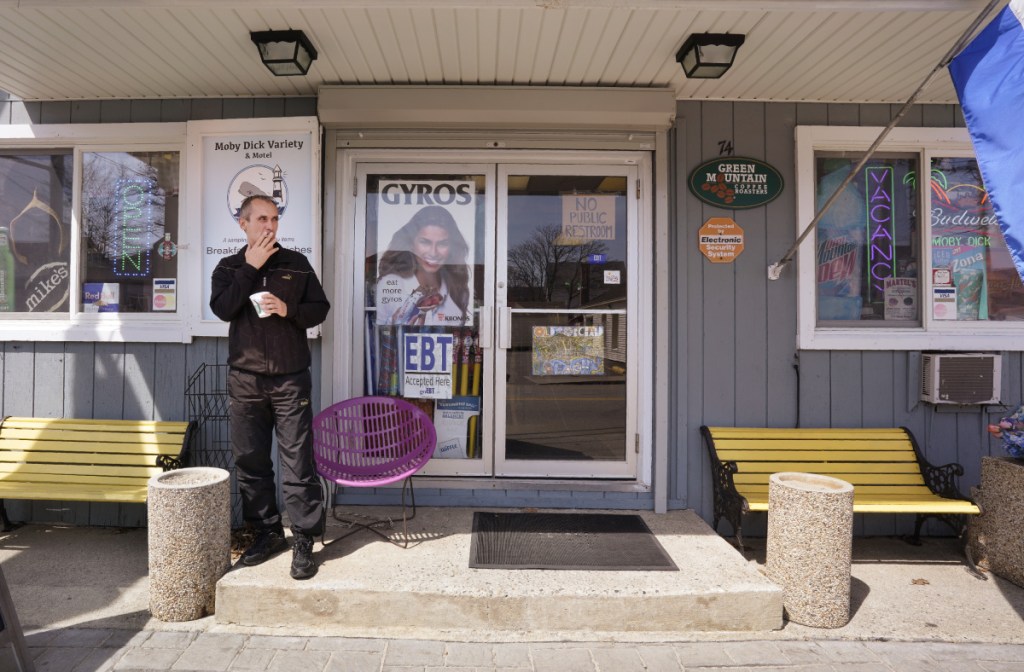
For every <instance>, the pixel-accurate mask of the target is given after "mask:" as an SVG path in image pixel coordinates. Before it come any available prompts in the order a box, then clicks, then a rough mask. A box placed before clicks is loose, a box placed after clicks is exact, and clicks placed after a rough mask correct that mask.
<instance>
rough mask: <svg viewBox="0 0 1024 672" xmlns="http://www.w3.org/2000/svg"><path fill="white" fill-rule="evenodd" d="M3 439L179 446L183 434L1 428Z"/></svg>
mask: <svg viewBox="0 0 1024 672" xmlns="http://www.w3.org/2000/svg"><path fill="white" fill-rule="evenodd" d="M2 437H3V440H5V441H7V440H16V439H22V440H26V441H41V442H44V443H47V442H49V443H67V444H71V445H73V444H76V443H79V444H95V445H102V444H112V445H118V444H129V445H132V446H134V445H141V446H146V445H154V446H160V445H163V446H171V447H173V446H177V447H178V448H181V442H182V439H183V438H184V435H180V434H147V433H145V432H101V431H96V432H85V431H80V430H63V429H61V430H56V429H33V428H8V427H6V426H5V427H4V428H3V434H2Z"/></svg>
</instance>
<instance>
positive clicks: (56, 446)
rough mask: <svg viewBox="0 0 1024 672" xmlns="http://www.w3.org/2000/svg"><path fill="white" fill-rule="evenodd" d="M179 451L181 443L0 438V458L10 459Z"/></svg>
mask: <svg viewBox="0 0 1024 672" xmlns="http://www.w3.org/2000/svg"><path fill="white" fill-rule="evenodd" d="M180 452H181V444H180V443H178V444H175V445H167V444H152V445H135V446H133V445H131V444H66V443H62V442H34V440H29V439H19V438H18V439H13V440H6V439H3V438H0V460H4V459H6V460H10V459H11V458H8V457H5V456H7V455H14V454H30V455H34V454H37V453H40V454H42V453H45V454H47V455H67V456H69V458H70V459H71V456H74V455H85V456H89V455H95V456H100V455H111V456H114V457H117V456H119V455H140V456H142V457H146V458H148V459H150V461H154V460H156V458H157V456H158V455H171V456H176V455H177V454H178V453H180Z"/></svg>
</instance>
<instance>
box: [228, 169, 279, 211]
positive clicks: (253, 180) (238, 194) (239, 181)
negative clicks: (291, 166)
mask: <svg viewBox="0 0 1024 672" xmlns="http://www.w3.org/2000/svg"><path fill="white" fill-rule="evenodd" d="M257 195H261V196H269V197H270V198H272V199H274V202H275V203H277V212H278V214H280V215H284V211H285V209H286V208H287V207H288V183H287V182H286V181H285V179H284V171H283V170H281V166H280V165H279V164H275V165H273V166H268V165H265V164H252V165H249V166H246V167H245V168H242V169H241V170H240V171H238V173H237V174H236V175H235V177H234V178H233V179H232V180H231V183H230V184H229V185H228V193H227V197H228V199H227V200H228V212H230V213H231V218H232V219H238V211H239V209H241V207H242V201H244V200H245V199H246V198H248V197H249V196H257Z"/></svg>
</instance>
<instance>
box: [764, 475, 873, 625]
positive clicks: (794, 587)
mask: <svg viewBox="0 0 1024 672" xmlns="http://www.w3.org/2000/svg"><path fill="white" fill-rule="evenodd" d="M852 551H853V486H852V485H850V484H849V483H847V482H846V481H841V480H839V479H838V478H832V477H831V476H821V475H819V474H804V473H798V472H781V473H777V474H772V475H771V477H770V478H769V480H768V541H767V561H766V566H767V573H768V578H769V579H771V580H772V581H773V582H775V583H777V584H778V585H779V586H781V587H782V606H783V609H784V612H785V615H786V617H787V618H788V619H789V620H790V621H793V622H794V623H800V624H803V625H809V626H811V627H815V628H839V627H842V626H844V625H846V624H847V623H849V622H850V563H851V560H852Z"/></svg>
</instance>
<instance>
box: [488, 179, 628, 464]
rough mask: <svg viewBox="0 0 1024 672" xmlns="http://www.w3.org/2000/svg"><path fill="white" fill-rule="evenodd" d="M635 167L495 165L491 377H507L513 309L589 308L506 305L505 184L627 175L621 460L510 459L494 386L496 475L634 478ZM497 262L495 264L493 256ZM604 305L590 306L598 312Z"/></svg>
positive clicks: (503, 408) (502, 406)
mask: <svg viewBox="0 0 1024 672" xmlns="http://www.w3.org/2000/svg"><path fill="white" fill-rule="evenodd" d="M638 171H639V169H638V167H637V166H636V165H628V164H622V163H600V162H597V163H592V164H587V165H582V164H576V163H559V164H550V163H526V162H510V161H503V162H501V163H500V164H499V165H498V184H497V189H496V191H497V199H498V202H497V222H496V224H497V232H496V245H497V247H496V249H495V257H494V260H495V261H494V266H495V278H494V280H495V282H496V283H497V284H496V285H495V287H494V297H495V298H494V306H495V311H496V312H495V329H494V333H495V343H494V350H493V352H494V360H495V361H494V367H495V368H494V376H493V377H494V379H495V380H506V379H507V369H506V366H507V358H506V356H505V352H506V350H505V348H504V347H503V345H504V344H503V343H502V341H503V340H504V341H508V340H510V339H509V331H510V329H511V322H512V319H513V315H538V316H541V315H543V314H567V313H572V314H585V313H591V312H592V311H587V310H585V309H584V308H575V309H571V310H548V309H545V310H535V309H519V308H510V307H509V305H508V289H509V287H508V264H507V261H508V253H509V250H508V233H509V204H508V184H509V177H510V176H512V175H516V176H520V175H530V176H533V175H538V176H549V175H551V176H559V175H564V176H577V175H578V176H616V177H620V176H621V177H625V178H626V190H625V205H626V223H625V230H626V236H627V238H626V242H627V247H626V259H625V262H626V278H627V283H626V305H627V310H626V362H627V363H628V365H627V367H626V400H625V403H626V425H625V436H626V441H625V443H626V445H624V446H623V455H624V458H625V459H623V460H621V461H619V460H607V461H605V460H550V459H548V460H522V459H520V460H510V459H507V458H506V456H505V447H506V445H507V444H506V435H505V428H506V427H507V415H506V412H507V409H508V405H507V398H506V394H505V389H504V388H503V389H501V390H496V391H495V396H494V397H493V398H492V404H493V409H494V442H493V445H494V455H495V458H494V460H495V465H494V469H495V476H497V477H499V478H501V477H534V478H634V477H636V475H637V457H638V456H637V452H636V450H635V444H634V441H633V440H630V438H629V437H633V438H634V439H635V437H636V436H637V420H638V419H637V406H638V404H637V395H638V387H637V380H638V379H637V361H638V351H637V348H636V344H637V342H638V340H637V325H638V323H639V322H638V320H637V319H635V318H634V315H633V313H634V306H635V305H636V301H637V298H638V297H637V286H638V284H639V283H638V282H634V281H633V279H634V277H636V276H638V275H639V274H637V273H636V269H637V268H638V267H639V263H638V261H639V254H638V239H639V237H640V234H639V220H638V205H637V204H638V200H639V199H637V198H635V197H634V194H635V193H636V192H637V180H638V179H639V174H638ZM499 261H500V262H501V263H500V264H499V263H498V262H499ZM601 312H604V311H593V312H592V314H598V313H601Z"/></svg>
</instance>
